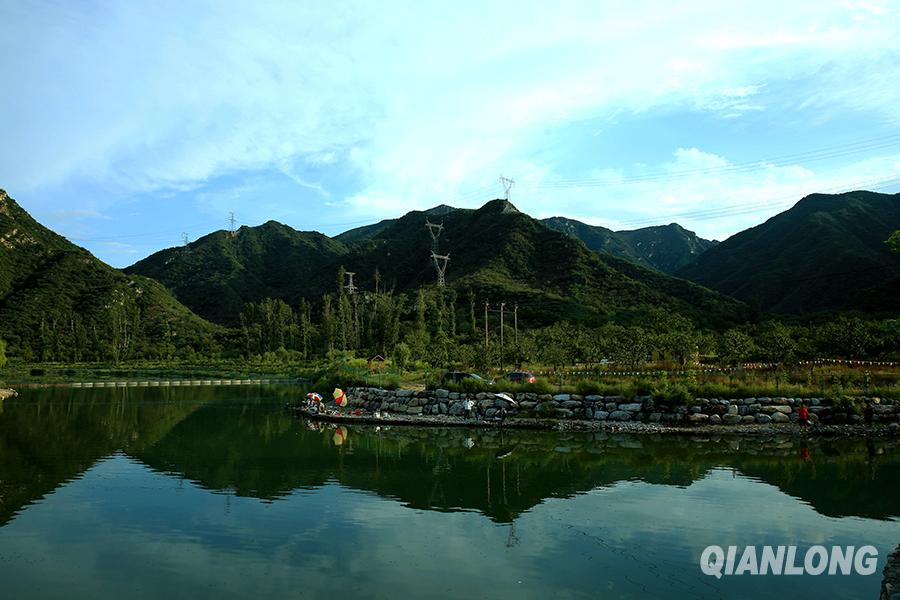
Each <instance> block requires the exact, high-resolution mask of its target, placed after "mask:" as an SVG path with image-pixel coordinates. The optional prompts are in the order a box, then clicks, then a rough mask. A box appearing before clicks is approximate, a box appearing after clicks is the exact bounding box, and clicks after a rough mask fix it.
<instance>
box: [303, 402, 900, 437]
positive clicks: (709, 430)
mask: <svg viewBox="0 0 900 600" xmlns="http://www.w3.org/2000/svg"><path fill="white" fill-rule="evenodd" d="M290 408H291V410H293V411H294V412H296V413H297V414H298V415H301V416H303V417H306V418H308V419H312V420H317V421H326V422H331V423H339V424H345V425H377V426H393V425H402V426H413V427H452V428H470V429H499V428H503V429H515V430H522V429H524V430H528V429H530V430H543V431H571V432H604V433H630V434H638V435H642V434H645V435H664V434H673V435H696V436H710V435H723V434H724V435H751V436H769V435H788V436H791V437H800V438H802V437H813V436H822V437H897V436H900V424H898V423H896V422H894V423H887V424H879V425H860V424H855V425H848V424H844V425H808V426H803V425H798V424H792V423H768V424H759V423H752V424H751V423H745V424H735V425H709V424H694V425H667V424H660V423H642V422H635V421H632V422H611V421H588V420H584V419H569V420H561V419H553V418H548V419H537V418H531V417H517V416H513V417H508V418H506V419H504V420H502V421H501V420H500V419H485V418H481V417H476V418H471V419H466V418H465V417H457V416H450V415H437V416H431V415H404V414H399V415H395V414H391V413H387V414H381V415H380V416H377V417H376V416H374V415H372V414H360V415H354V414H352V413H340V412H335V411H329V412H326V413H322V414H315V413H310V412H308V411H305V410H303V409H300V408H298V407H290Z"/></svg>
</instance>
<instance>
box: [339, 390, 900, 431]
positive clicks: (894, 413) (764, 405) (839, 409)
mask: <svg viewBox="0 0 900 600" xmlns="http://www.w3.org/2000/svg"><path fill="white" fill-rule="evenodd" d="M347 393H348V397H349V400H350V406H351V407H356V408H365V409H368V410H371V411H374V410H380V411H385V412H389V413H396V414H408V415H450V416H461V415H462V414H463V413H464V407H463V402H464V401H465V400H467V399H471V400H474V401H475V412H476V413H477V414H478V415H479V416H483V417H487V418H490V417H493V416H496V415H497V414H498V412H499V411H500V410H501V409H502V408H506V407H507V403H506V402H505V401H503V400H500V399H498V398H496V397H495V395H494V394H492V393H486V392H482V393H478V394H466V393H462V392H450V391H448V390H441V389H438V390H431V391H414V390H383V389H378V388H351V389H349V390H347ZM511 396H513V397H514V398H515V399H516V401H517V402H518V404H519V406H518V408H508V409H507V415H508V416H514V415H521V416H527V417H544V418H556V419H585V420H593V421H641V422H648V423H664V424H684V423H697V424H701V423H702V424H725V425H735V424H740V423H748V424H749V423H762V424H766V423H790V422H796V421H797V409H798V408H799V407H800V405H801V404H804V403H805V404H806V405H807V407H808V408H809V413H810V421H811V422H813V423H823V424H843V423H857V422H861V421H862V420H863V418H862V416H861V415H860V414H857V413H856V412H855V411H854V410H853V409H852V408H849V407H846V406H838V405H835V404H833V403H832V402H831V401H829V400H826V399H824V398H765V397H763V398H739V399H720V398H695V399H694V401H693V402H691V403H688V404H685V405H675V406H671V405H666V404H663V403H660V402H657V401H655V400H654V399H653V397H652V396H637V397H635V398H633V399H625V398H624V397H622V396H581V395H578V394H556V395H552V394H533V393H519V394H511ZM854 400H855V401H856V404H857V405H858V406H863V405H865V403H867V402H870V403H871V404H872V407H873V413H874V414H873V421H874V422H876V423H888V422H895V421H897V420H898V416H900V406H898V405H895V404H893V403H892V402H890V401H884V400H881V399H879V398H856V399H854Z"/></svg>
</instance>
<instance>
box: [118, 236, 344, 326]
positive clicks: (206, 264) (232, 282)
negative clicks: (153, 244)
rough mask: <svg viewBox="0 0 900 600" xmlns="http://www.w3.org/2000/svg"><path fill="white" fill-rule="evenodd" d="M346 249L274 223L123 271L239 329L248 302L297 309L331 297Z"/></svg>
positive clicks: (212, 239)
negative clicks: (272, 300) (279, 302)
mask: <svg viewBox="0 0 900 600" xmlns="http://www.w3.org/2000/svg"><path fill="white" fill-rule="evenodd" d="M347 252H348V249H347V247H346V246H345V245H344V244H343V243H341V242H340V241H337V240H335V239H332V238H330V237H328V236H326V235H323V234H321V233H319V232H317V231H297V230H295V229H293V228H291V227H288V226H287V225H283V224H281V223H278V222H276V221H268V222H267V223H264V224H262V225H259V226H258V227H247V226H244V227H241V228H240V229H238V230H237V231H236V232H235V234H234V235H233V236H232V235H231V233H230V232H228V231H216V232H213V233H210V234H208V235H205V236H203V237H201V238H200V239H198V240H196V241H194V242H192V243H190V244H188V245H187V246H183V247H178V248H167V249H166V250H161V251H159V252H156V253H154V254H152V255H150V256H148V257H147V258H145V259H143V260H141V261H138V262H137V263H135V264H134V265H132V266H130V267H128V268H127V269H125V272H126V273H136V274H140V275H144V276H146V277H151V278H153V279H155V280H157V281H159V282H160V283H162V284H163V285H165V286H166V287H167V288H169V289H170V290H171V291H172V292H173V293H174V294H175V296H176V297H178V298H179V299H180V300H181V302H183V303H184V304H185V305H186V306H187V307H188V308H190V309H191V310H193V311H195V312H196V313H197V314H200V315H202V316H203V317H205V318H207V319H210V320H212V321H215V322H218V323H223V324H226V325H234V324H236V323H237V320H238V315H239V314H240V312H241V309H242V308H243V307H244V304H245V303H247V302H258V301H260V300H262V299H264V298H276V299H279V300H283V301H285V302H287V303H289V304H295V303H296V302H297V301H298V300H299V299H300V298H302V297H308V298H314V297H318V296H321V295H322V294H323V293H324V292H325V291H331V290H332V288H333V287H334V286H333V285H332V284H333V282H334V277H335V269H336V268H337V265H336V259H338V258H339V257H341V256H344V255H346V254H347Z"/></svg>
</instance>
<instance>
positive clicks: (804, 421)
mask: <svg viewBox="0 0 900 600" xmlns="http://www.w3.org/2000/svg"><path fill="white" fill-rule="evenodd" d="M797 421H798V422H799V423H800V425H802V426H804V427H805V426H806V425H809V409H808V408H806V405H805V404H801V405H800V410H799V411H797Z"/></svg>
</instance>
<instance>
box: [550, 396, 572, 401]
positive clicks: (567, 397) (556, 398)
mask: <svg viewBox="0 0 900 600" xmlns="http://www.w3.org/2000/svg"><path fill="white" fill-rule="evenodd" d="M571 399H572V396H571V395H569V394H557V395H555V396H553V401H554V402H568V401H569V400H571Z"/></svg>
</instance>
